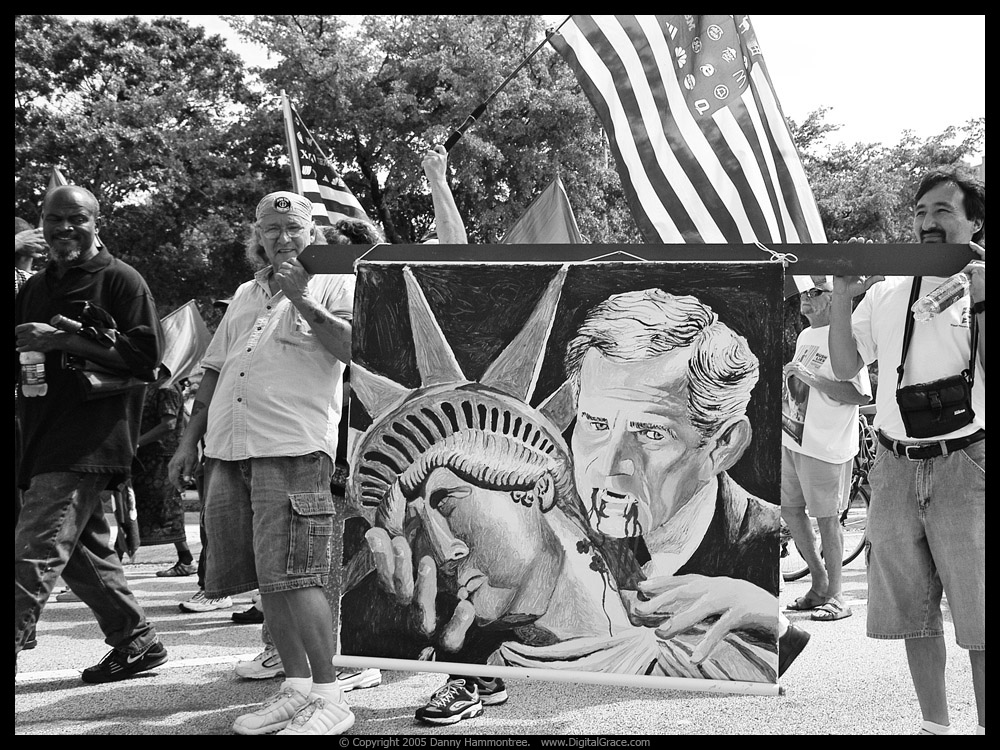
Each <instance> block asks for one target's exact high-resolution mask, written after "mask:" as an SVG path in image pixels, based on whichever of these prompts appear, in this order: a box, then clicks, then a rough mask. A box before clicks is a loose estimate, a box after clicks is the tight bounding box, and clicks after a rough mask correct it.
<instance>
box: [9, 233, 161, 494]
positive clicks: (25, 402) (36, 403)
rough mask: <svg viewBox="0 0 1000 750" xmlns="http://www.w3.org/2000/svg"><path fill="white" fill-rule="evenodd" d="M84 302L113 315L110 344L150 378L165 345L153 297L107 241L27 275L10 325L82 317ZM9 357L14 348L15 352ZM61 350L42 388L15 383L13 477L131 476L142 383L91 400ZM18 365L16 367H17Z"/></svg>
mask: <svg viewBox="0 0 1000 750" xmlns="http://www.w3.org/2000/svg"><path fill="white" fill-rule="evenodd" d="M86 302H91V303H92V304H96V305H99V306H100V307H102V308H103V309H104V310H106V311H107V312H108V313H110V314H111V316H112V317H113V318H114V319H115V323H116V324H117V330H118V340H117V342H116V344H115V349H116V350H117V351H118V353H119V354H121V356H122V359H123V360H124V361H125V363H126V364H127V366H128V367H129V370H130V371H131V373H132V374H133V375H135V376H136V377H140V378H143V379H146V380H148V379H151V378H152V377H153V372H154V370H155V368H156V366H157V365H158V364H159V363H160V359H161V356H162V352H163V331H162V329H161V327H160V320H159V317H158V315H157V313H156V304H155V302H154V300H153V295H152V293H151V292H150V290H149V287H148V286H147V284H146V281H145V279H143V278H142V276H140V275H139V273H138V271H136V270H135V269H134V268H132V267H131V266H129V265H128V264H127V263H124V262H122V261H120V260H118V259H117V258H115V257H113V256H112V255H111V254H110V253H109V252H108V251H107V249H106V248H103V247H102V248H100V250H99V252H98V254H97V255H95V256H94V257H93V258H90V259H89V260H87V261H85V262H83V263H81V264H80V265H77V266H72V267H70V268H69V269H67V271H66V273H65V274H64V275H63V276H62V278H58V277H57V276H56V274H55V269H54V268H53V267H52V265H51V264H50V266H49V268H47V269H46V270H45V271H43V272H39V273H36V274H35V275H34V276H32V277H31V278H30V279H28V281H26V282H25V284H24V286H23V287H22V288H21V291H20V293H18V295H17V297H16V299H15V303H14V325H19V324H21V323H31V322H39V323H48V322H49V321H50V320H51V319H52V316H53V315H56V314H60V315H65V316H66V317H68V318H73V319H75V320H79V319H80V314H81V312H82V311H83V306H84V304H85V303H86ZM14 356H15V361H16V360H17V352H16V351H15V352H14ZM62 358H63V356H62V352H49V353H48V354H47V356H46V359H45V371H46V381H47V383H48V393H47V394H46V395H45V396H39V397H34V398H25V397H24V396H22V395H20V389H18V403H17V408H18V414H19V415H20V417H21V434H22V453H21V464H20V466H19V467H18V482H19V484H20V486H21V487H27V486H28V485H29V484H30V482H31V478H32V477H33V476H35V475H36V474H43V473H48V472H56V471H76V472H84V473H97V474H109V475H112V477H113V478H114V479H115V480H118V479H120V478H124V477H127V476H128V475H129V470H130V466H131V463H132V456H133V455H134V454H135V449H136V445H137V441H138V438H139V420H140V418H141V412H142V401H143V392H144V389H143V388H135V389H132V390H131V391H130V392H128V393H126V394H122V395H117V396H107V397H104V398H98V399H94V400H91V401H88V400H86V399H85V396H84V393H85V392H84V389H83V384H82V382H81V381H80V379H79V378H80V376H79V374H78V373H76V372H75V371H73V370H68V369H65V368H64V367H63V364H62ZM17 372H18V373H19V372H20V367H19V366H17Z"/></svg>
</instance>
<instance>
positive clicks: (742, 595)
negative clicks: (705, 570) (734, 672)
mask: <svg viewBox="0 0 1000 750" xmlns="http://www.w3.org/2000/svg"><path fill="white" fill-rule="evenodd" d="M639 593H640V595H643V596H645V597H646V601H636V602H635V603H634V604H633V605H632V613H631V614H632V617H633V619H634V620H635V621H636V622H638V623H640V624H642V625H646V626H649V627H654V628H656V635H657V636H658V637H659V638H663V639H664V640H666V639H669V638H672V637H673V636H675V635H677V634H678V633H683V632H684V631H685V630H687V629H688V628H690V627H692V626H694V625H697V624H698V623H700V622H702V621H703V620H705V619H706V618H708V617H713V616H718V618H719V619H718V620H717V621H716V622H715V623H714V624H712V625H709V626H707V627H708V629H707V631H706V632H705V635H704V637H703V638H702V640H701V643H699V644H698V646H697V647H696V648H695V650H694V652H693V653H692V654H691V660H692V661H693V662H694V663H695V664H700V663H701V662H703V661H704V660H705V659H707V658H708V657H709V656H711V655H712V651H713V650H714V649H715V648H716V646H718V645H719V644H720V643H721V642H722V640H723V638H725V637H726V636H727V635H729V634H730V633H732V632H733V631H735V630H740V629H743V628H754V629H760V630H769V631H774V633H775V637H777V626H778V625H777V623H778V600H777V598H776V597H774V596H772V595H771V594H768V593H767V592H766V591H764V589H762V588H760V587H759V586H755V585H754V584H752V583H750V582H749V581H743V580H740V579H737V578H726V577H724V576H701V575H682V576H659V577H656V578H650V579H649V580H646V581H643V582H642V583H640V584H639Z"/></svg>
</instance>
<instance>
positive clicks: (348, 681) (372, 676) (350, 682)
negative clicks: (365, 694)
mask: <svg viewBox="0 0 1000 750" xmlns="http://www.w3.org/2000/svg"><path fill="white" fill-rule="evenodd" d="M381 684H382V670H380V669H338V670H337V687H339V688H340V689H341V690H343V691H344V692H345V693H346V692H347V691H349V690H357V689H358V688H371V687H378V686H379V685H381Z"/></svg>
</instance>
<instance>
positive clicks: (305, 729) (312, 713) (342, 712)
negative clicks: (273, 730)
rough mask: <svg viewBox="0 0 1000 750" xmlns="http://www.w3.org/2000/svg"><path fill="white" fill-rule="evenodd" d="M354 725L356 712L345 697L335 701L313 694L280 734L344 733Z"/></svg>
mask: <svg viewBox="0 0 1000 750" xmlns="http://www.w3.org/2000/svg"><path fill="white" fill-rule="evenodd" d="M353 726H354V714H353V713H352V712H351V708H350V706H348V705H347V703H346V702H345V701H344V700H343V698H341V700H340V701H339V702H337V703H334V702H332V701H328V700H327V699H326V698H320V697H319V696H318V695H312V696H309V702H308V703H306V705H304V706H303V707H302V708H300V709H299V710H298V711H296V712H295V716H293V717H292V720H291V721H290V722H288V725H287V726H286V727H285V728H284V729H282V730H281V731H280V732H278V734H286V735H288V734H293V735H294V734H323V735H331V734H343V733H344V732H346V731H347V730H348V729H350V728H351V727H353Z"/></svg>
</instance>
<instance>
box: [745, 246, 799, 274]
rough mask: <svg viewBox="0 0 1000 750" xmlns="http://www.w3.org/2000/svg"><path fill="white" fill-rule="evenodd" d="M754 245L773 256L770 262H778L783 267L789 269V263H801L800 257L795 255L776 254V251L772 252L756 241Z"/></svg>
mask: <svg viewBox="0 0 1000 750" xmlns="http://www.w3.org/2000/svg"><path fill="white" fill-rule="evenodd" d="M753 244H755V245H756V246H757V247H759V248H760V249H761V250H763V251H764V252H765V253H768V254H769V255H770V256H771V257H770V258H769V260H772V261H777V262H779V263H781V265H782V266H783V267H784V268H788V264H789V263H798V262H799V257H798V256H797V255H796V254H795V253H779V252H776V251H774V250H772V249H771V248H769V247H766V246H765V245H762V244H761V243H760V242H757V241H756V240H755V241H754V243H753Z"/></svg>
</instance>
